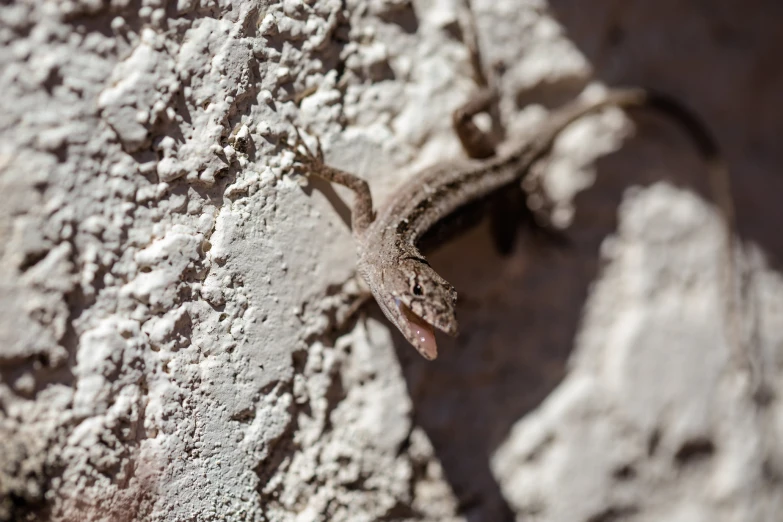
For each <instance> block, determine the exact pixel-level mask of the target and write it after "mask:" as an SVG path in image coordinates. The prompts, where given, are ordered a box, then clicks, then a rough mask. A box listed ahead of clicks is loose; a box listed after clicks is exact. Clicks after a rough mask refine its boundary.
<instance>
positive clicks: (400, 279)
mask: <svg viewBox="0 0 783 522" xmlns="http://www.w3.org/2000/svg"><path fill="white" fill-rule="evenodd" d="M381 277H382V288H383V291H382V293H383V295H382V296H378V295H376V300H377V301H378V303H379V304H380V306H381V309H382V310H383V312H384V314H385V315H386V317H388V318H389V320H390V321H391V322H392V323H394V325H395V326H396V327H397V328H398V329H399V330H400V332H401V333H402V335H404V336H405V338H406V339H407V340H408V342H410V343H411V344H412V345H413V347H414V348H416V350H418V351H419V353H420V354H421V355H422V356H423V357H424V358H425V359H429V360H432V359H435V358H436V357H437V356H438V346H437V344H436V342H435V332H434V328H437V329H438V330H441V331H442V332H445V333H446V334H448V335H451V336H456V335H457V318H456V310H455V308H456V305H457V291H456V290H455V289H454V287H453V286H451V284H449V283H448V281H446V280H445V279H443V278H442V277H441V276H439V275H438V274H437V272H435V270H433V269H432V267H430V265H429V263H427V260H426V259H424V258H423V257H420V256H406V257H403V258H402V259H399V260H398V261H397V263H394V264H393V265H387V266H385V267H384V269H383V271H382V275H381Z"/></svg>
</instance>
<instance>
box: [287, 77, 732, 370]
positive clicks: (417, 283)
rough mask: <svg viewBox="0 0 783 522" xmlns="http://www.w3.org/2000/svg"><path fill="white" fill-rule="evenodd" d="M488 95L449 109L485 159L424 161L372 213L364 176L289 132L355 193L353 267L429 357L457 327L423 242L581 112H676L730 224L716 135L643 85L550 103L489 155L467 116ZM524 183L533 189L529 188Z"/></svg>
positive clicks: (327, 173)
mask: <svg viewBox="0 0 783 522" xmlns="http://www.w3.org/2000/svg"><path fill="white" fill-rule="evenodd" d="M490 101H491V96H490V95H487V94H486V93H485V94H483V95H482V96H480V97H478V98H477V99H476V100H473V101H471V102H470V103H469V104H467V105H466V106H465V107H464V108H463V109H461V110H459V111H457V112H456V113H455V117H454V124H455V128H456V130H457V134H458V135H459V137H460V139H461V140H462V142H463V145H465V148H466V150H468V151H469V154H471V155H472V156H479V157H483V159H465V160H463V161H461V162H457V163H448V164H441V165H436V166H434V167H431V168H429V169H426V170H425V171H424V172H422V173H420V174H419V175H417V176H415V177H413V178H412V179H411V180H410V181H409V182H407V183H406V184H405V185H403V186H402V187H401V188H400V189H399V190H398V191H397V192H396V193H395V194H394V195H392V196H391V197H390V198H389V200H388V202H387V203H386V204H385V205H384V206H383V208H381V209H380V210H379V211H378V214H377V216H376V215H374V213H373V203H372V196H371V195H370V189H369V186H368V185H367V183H366V182H365V181H364V180H362V179H361V178H358V177H356V176H354V175H352V174H349V173H347V172H344V171H342V170H338V169H335V168H333V167H330V166H328V165H326V164H325V163H324V161H323V152H322V150H321V145H320V142H319V143H318V145H317V149H316V150H315V151H313V150H311V149H309V148H308V147H307V146H306V145H305V144H304V142H303V140H302V138H301V136H300V135H299V132H298V130H297V131H296V135H297V142H296V144H295V146H294V147H293V151H294V153H295V157H296V161H297V162H299V163H300V164H301V165H302V166H303V167H304V168H305V169H306V171H307V173H308V174H309V175H315V176H318V177H321V178H323V179H325V180H328V181H330V182H332V183H337V184H340V185H344V186H346V187H348V188H350V189H352V190H353V191H354V193H355V199H354V203H353V210H352V228H353V236H354V238H355V240H356V243H357V250H358V261H357V271H358V273H359V274H360V275H361V276H362V278H363V279H364V281H365V282H366V283H367V285H368V287H369V290H370V292H371V293H372V295H373V296H374V297H375V300H376V301H377V302H378V305H379V306H380V307H381V310H383V313H384V314H385V315H386V317H387V318H388V319H389V320H390V321H391V322H392V323H393V324H394V325H395V326H396V327H397V328H398V329H399V330H400V332H402V334H403V335H404V336H405V338H406V339H407V340H408V341H409V342H410V343H411V344H412V345H413V346H414V347H415V348H416V349H417V350H418V351H419V353H421V355H422V356H424V357H425V358H426V359H429V360H432V359H435V357H436V356H437V354H438V351H437V344H436V341H435V334H434V329H438V330H441V331H443V332H445V333H446V334H448V335H451V336H455V335H456V334H457V318H456V315H455V307H456V304H457V292H456V290H455V289H454V287H453V286H452V285H451V284H449V283H448V282H447V281H446V280H444V279H443V278H442V277H441V276H440V275H438V273H437V272H435V270H433V269H432V267H431V266H430V265H429V263H428V262H427V260H426V259H425V258H424V256H423V255H422V253H421V252H420V250H419V246H420V245H419V243H420V240H421V239H422V238H423V237H424V236H425V234H427V233H428V232H430V231H431V230H432V229H433V227H435V226H436V225H437V224H438V223H439V222H441V221H442V220H443V219H444V218H447V217H448V216H451V215H453V214H454V213H456V212H458V211H460V209H462V208H463V207H465V206H466V205H469V204H471V203H473V202H475V201H477V200H480V199H483V198H488V197H490V196H492V195H493V194H496V193H498V192H499V191H503V190H507V189H511V190H520V186H521V184H522V181H523V180H524V179H525V177H526V175H527V174H528V172H529V171H530V168H531V166H532V165H533V164H534V163H535V162H536V161H537V160H539V159H541V158H542V157H544V156H545V155H546V154H547V153H548V152H549V150H550V148H551V146H552V144H553V141H554V140H555V138H556V137H557V136H558V134H559V133H560V132H561V131H562V130H563V129H564V128H565V127H567V126H568V125H569V124H570V123H572V122H574V121H575V120H577V119H578V118H580V117H582V116H584V115H586V114H589V113H594V112H597V111H599V110H601V109H603V108H605V107H619V108H624V109H628V108H651V109H654V110H656V111H659V112H661V113H663V114H665V115H667V116H669V117H671V118H673V119H674V121H676V122H678V123H679V124H680V125H682V126H683V127H684V128H685V130H686V131H688V133H689V135H690V136H691V137H692V138H693V140H694V142H695V144H696V146H697V147H698V148H699V151H700V152H701V154H702V155H703V156H704V158H705V159H706V160H707V163H708V167H709V169H710V175H711V177H712V180H713V183H714V184H715V185H714V188H716V189H717V193H718V195H719V197H720V199H719V201H718V204H719V205H720V206H721V208H722V209H723V211H724V212H725V213H726V219H727V221H728V222H729V223H732V220H733V215H732V214H733V210H732V206H731V198H730V192H728V184H727V183H728V173H727V172H726V170H725V168H724V165H723V162H722V161H721V160H720V158H719V157H718V154H717V147H716V145H715V142H714V140H713V139H712V137H711V136H710V134H709V132H708V131H707V130H706V128H705V127H704V126H703V125H702V124H701V123H700V121H699V120H698V119H697V118H696V117H695V116H693V114H692V113H691V112H690V111H689V110H688V109H686V108H685V107H684V106H682V105H681V104H679V103H678V102H676V101H675V100H674V99H672V98H670V97H668V96H666V95H662V94H658V93H653V92H650V91H647V90H644V89H641V88H627V89H612V90H610V91H609V92H608V93H607V94H606V96H605V97H604V98H603V99H602V100H600V101H594V102H575V103H572V104H570V105H567V106H565V107H563V108H560V109H558V110H556V111H555V112H554V113H553V114H552V115H551V116H550V117H549V118H548V119H547V121H546V123H545V124H544V125H543V126H542V127H541V129H540V131H539V132H538V133H537V134H536V135H535V136H533V137H532V138H530V139H529V140H527V141H524V142H522V143H519V144H518V145H516V147H513V148H511V150H510V151H509V152H506V153H505V154H503V155H498V156H490V154H491V153H492V150H491V148H490V147H489V146H488V145H487V142H486V141H484V142H482V137H481V136H479V135H478V134H477V129H476V127H475V126H474V125H473V124H472V117H473V116H474V115H475V114H477V113H478V112H481V111H483V110H486V109H487V107H488V104H489V103H490ZM524 190H525V191H526V192H527V194H528V196H530V195H531V190H530V188H529V187H525V189H524ZM533 190H534V191H536V190H538V191H540V189H533ZM538 196H539V197H540V194H538ZM529 214H532V215H533V216H534V217H537V218H543V216H542V215H541V212H540V211H539V210H534V209H529ZM729 226H731V225H729Z"/></svg>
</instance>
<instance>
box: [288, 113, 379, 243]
mask: <svg viewBox="0 0 783 522" xmlns="http://www.w3.org/2000/svg"><path fill="white" fill-rule="evenodd" d="M294 132H295V133H296V142H295V143H294V146H293V147H291V151H292V152H293V153H294V159H295V160H296V161H297V162H298V163H300V164H301V165H302V167H304V169H305V173H306V174H307V175H308V176H318V177H319V178H322V179H325V180H326V181H329V182H330V183H337V184H338V185H342V186H344V187H348V188H349V189H351V190H353V192H354V201H353V206H352V208H351V228H352V229H353V235H354V237H355V238H357V239H360V238H361V237H362V234H364V231H365V230H367V227H368V226H370V223H372V222H373V221H374V220H375V214H374V213H373V209H372V195H371V194H370V186H369V185H368V184H367V182H366V181H364V180H363V179H362V178H360V177H358V176H355V175H353V174H350V173H348V172H345V171H343V170H340V169H336V168H334V167H330V166H329V165H326V163H324V154H323V150H322V149H321V140H319V139H318V137H316V138H315V141H316V149H315V151H313V150H311V149H310V148H309V147H308V146H307V144H306V143H305V141H304V139H302V135H301V134H300V133H299V129H298V128H297V127H296V126H294Z"/></svg>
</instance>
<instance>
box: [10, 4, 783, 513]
mask: <svg viewBox="0 0 783 522" xmlns="http://www.w3.org/2000/svg"><path fill="white" fill-rule="evenodd" d="M474 4H475V11H476V14H477V22H478V33H479V38H480V41H481V47H482V51H483V53H484V58H485V60H486V61H487V62H488V63H491V64H493V65H494V66H496V68H497V69H499V70H502V75H501V77H500V85H501V90H502V101H501V107H502V111H501V116H502V119H503V122H504V124H505V125H506V126H507V127H508V128H509V129H512V130H514V131H515V132H532V131H533V130H534V129H535V124H536V123H537V122H538V121H541V119H542V118H544V116H545V114H546V109H547V108H550V107H553V106H556V105H559V104H560V103H562V102H564V101H566V100H568V99H570V98H572V97H573V96H574V95H576V94H577V93H578V92H579V91H581V90H582V89H583V88H584V87H585V86H587V85H588V84H595V86H596V87H600V85H617V84H641V85H647V86H652V87H657V88H660V89H662V90H666V91H668V92H671V93H673V94H675V95H677V96H679V97H681V98H682V99H683V100H684V101H685V102H687V103H688V104H689V105H691V106H692V107H693V108H694V109H695V110H696V111H697V112H698V113H699V114H701V115H702V116H703V117H704V119H705V120H706V121H707V122H708V124H709V126H710V127H711V128H712V129H713V130H714V132H715V133H716V135H717V137H718V139H719V141H720V143H721V145H722V147H723V148H724V150H725V153H726V156H727V158H728V161H729V164H730V165H731V169H732V172H733V178H734V181H735V196H736V199H737V202H738V208H739V218H740V232H741V237H740V238H739V239H738V241H737V247H738V248H737V254H736V259H737V265H738V268H739V270H740V274H739V276H740V277H738V278H737V279H738V281H739V282H741V288H742V301H741V303H740V306H739V312H738V313H739V324H740V326H741V331H740V332H739V333H740V334H741V335H740V337H741V339H740V341H741V342H739V343H737V342H732V341H731V339H729V338H728V337H727V335H726V331H727V330H726V328H725V327H724V326H725V325H726V324H728V323H730V321H731V318H729V317H726V315H725V311H726V309H727V308H726V293H725V291H723V290H724V289H723V287H722V281H723V280H724V279H723V278H722V272H721V270H722V267H724V266H725V258H724V257H725V256H723V252H724V250H725V245H724V242H723V235H722V229H721V220H720V217H719V213H718V212H717V210H716V209H715V208H714V206H713V205H711V204H710V202H709V198H708V197H707V196H706V195H707V194H708V190H706V184H705V182H704V181H703V174H704V167H703V165H701V163H700V162H699V158H698V157H695V155H694V153H693V151H692V149H691V147H690V146H689V144H688V142H687V141H686V140H685V139H684V137H683V136H682V135H681V134H680V133H679V132H678V131H676V130H675V129H674V128H673V127H672V126H671V125H668V124H666V123H665V122H662V121H660V120H659V119H655V118H649V117H642V118H638V119H634V120H630V119H628V118H627V117H626V116H625V115H623V114H622V113H620V112H616V111H609V112H607V113H606V114H603V115H601V116H599V117H593V118H589V119H586V120H585V121H583V122H580V123H579V124H577V125H575V126H574V127H573V128H572V129H569V131H568V132H566V133H565V134H564V135H563V136H562V139H560V140H559V141H558V144H557V146H556V147H555V151H554V155H553V157H552V159H551V160H550V161H548V162H546V164H545V165H542V167H546V175H547V180H548V182H549V184H550V187H551V190H552V191H553V193H554V194H555V195H556V196H557V197H558V198H559V199H560V200H561V201H562V204H561V208H560V211H559V214H558V215H559V216H560V218H561V219H562V221H563V223H564V224H568V223H570V225H571V226H570V228H569V235H570V237H571V240H572V241H571V245H570V247H569V248H568V249H566V250H565V251H551V250H546V249H544V250H541V249H535V248H531V245H529V244H526V245H523V248H519V249H518V250H517V251H516V252H515V253H514V254H513V255H512V256H511V257H509V258H501V257H498V256H497V255H496V254H495V253H494V252H493V251H492V247H491V244H490V241H489V240H488V239H487V231H486V230H485V229H483V228H479V229H477V230H474V231H472V232H471V233H469V234H468V235H467V236H465V237H464V238H461V239H459V240H458V241H456V242H454V243H452V244H450V245H448V246H447V247H446V248H444V249H443V250H442V251H440V252H439V253H438V254H437V255H435V256H434V257H433V258H432V261H433V264H434V265H435V266H436V268H438V269H439V270H441V271H442V273H443V274H444V275H445V276H446V278H447V279H449V280H450V281H451V282H453V283H454V284H455V286H456V287H457V288H458V290H459V291H460V310H459V314H460V318H461V330H462V332H463V333H462V335H461V337H460V338H459V339H457V340H456V341H449V340H444V341H443V343H442V347H441V354H442V355H441V358H440V359H439V360H438V361H436V362H434V363H427V362H425V361H423V360H421V359H420V358H418V356H417V355H416V354H414V353H413V350H412V349H411V348H410V347H409V346H407V345H406V344H405V343H404V341H402V340H401V338H400V337H399V335H398V334H396V333H395V332H394V331H392V330H390V327H389V325H388V324H387V323H386V322H385V321H384V320H383V318H382V316H381V315H380V313H379V312H378V310H377V309H376V308H375V307H374V306H369V307H367V308H366V309H365V310H364V311H363V312H362V314H360V316H359V317H358V318H357V319H356V320H355V321H353V322H351V323H350V324H349V325H347V326H346V327H344V328H342V329H337V325H336V319H335V317H337V316H338V315H340V313H341V312H342V311H344V310H345V308H346V306H347V304H346V300H345V299H344V298H343V294H344V291H345V289H344V288H343V286H342V285H343V282H344V281H345V280H346V279H347V278H348V277H349V276H350V275H351V273H352V270H353V262H354V250H353V245H352V241H351V237H350V232H349V228H348V225H347V222H348V207H347V206H346V203H350V195H349V194H346V193H345V192H344V191H342V190H340V189H334V188H332V187H330V186H329V185H327V184H324V183H319V182H310V183H307V182H305V181H304V180H302V179H301V178H300V177H298V176H296V175H295V174H294V173H293V172H292V169H291V164H292V159H293V158H292V155H291V154H290V152H286V151H285V147H284V146H283V144H282V138H283V137H285V136H288V135H290V129H291V127H290V124H289V123H288V120H289V119H290V120H293V121H296V122H297V123H298V124H300V125H303V126H308V127H309V128H310V130H311V132H312V133H314V134H317V135H319V136H321V138H322V140H323V143H324V146H325V149H326V151H327V158H328V160H329V162H330V163H332V164H334V165H338V166H341V167H344V168H346V169H349V170H351V171H352V172H355V173H357V174H360V175H362V176H364V177H366V178H367V179H368V180H369V182H370V184H371V187H372V189H373V193H374V195H375V197H376V199H377V200H379V201H382V200H383V198H384V196H385V195H388V194H389V193H390V192H391V191H392V190H393V189H394V187H395V186H397V185H399V184H400V183H401V182H402V181H403V180H405V179H407V177H408V176H411V175H414V174H415V172H416V170H417V169H418V168H420V167H422V166H424V165H427V164H431V163H434V162H437V161H439V160H441V159H444V158H453V157H457V156H459V155H460V154H461V151H460V148H459V146H458V143H457V141H456V139H455V137H454V136H453V134H452V132H451V130H450V127H449V126H450V112H451V111H452V110H453V109H454V108H455V107H456V106H458V105H459V104H460V103H462V102H463V101H464V100H465V99H467V97H468V96H469V95H470V93H471V92H472V91H473V89H474V85H473V83H472V81H471V79H470V72H471V71H470V67H469V64H468V60H467V58H468V55H467V52H466V49H465V46H464V44H463V42H462V41H461V34H460V31H459V24H458V23H457V21H458V17H459V13H460V11H459V5H460V4H459V2H457V1H452V0H414V1H412V2H411V1H410V0H367V1H358V0H342V1H340V0H323V1H319V0H310V1H300V0H285V1H283V2H253V1H238V2H222V1H202V2H199V1H196V0H179V1H178V2H172V3H164V2H162V1H159V0H141V1H130V0H112V1H111V2H99V1H95V0H82V1H79V0H68V1H54V0H52V1H49V2H45V1H41V0H38V1H32V0H30V1H26V2H25V1H18V2H12V3H5V4H3V5H2V6H0V89H1V92H2V95H0V104H2V105H1V106H0V132H2V139H0V194H2V196H0V197H1V198H2V200H1V201H2V204H0V238H1V239H2V241H0V260H1V261H2V266H3V267H4V269H3V270H2V271H0V289H1V290H0V292H1V293H0V520H58V521H75V520H106V521H130V520H176V521H194V520H199V521H201V520H232V521H239V520H243V521H244V520H253V521H261V520H269V521H297V522H306V521H321V520H323V521H327V520H328V521H344V520H345V521H348V520H350V521H365V520H366V521H376V520H389V521H391V520H441V521H448V520H466V521H471V522H478V521H487V522H490V521H491V522H497V521H503V520H515V519H516V520H541V521H586V522H588V521H589V522H609V521H617V520H639V521H646V520H650V521H652V520H672V521H674V520H682V521H699V520H704V521H707V520H709V521H742V522H746V521H777V520H780V516H781V515H780V513H783V493H782V492H781V491H783V490H782V489H781V488H783V446H782V445H781V443H780V440H781V438H783V408H781V406H780V402H779V399H778V398H779V397H780V395H781V392H782V391H783V390H781V382H783V380H781V373H782V371H783V280H781V277H780V274H779V272H778V271H777V265H776V264H775V263H776V260H777V259H781V258H783V236H782V235H780V234H779V233H778V226H777V223H779V219H780V217H781V209H783V206H781V205H780V204H779V201H778V199H779V195H780V194H783V190H781V189H783V181H781V178H780V176H778V173H779V172H780V171H781V166H782V165H783V149H780V147H778V140H779V137H780V136H781V134H783V99H781V97H780V94H779V93H780V92H783V73H782V72H781V69H780V65H779V56H780V55H781V51H783V34H781V33H780V31H779V27H780V24H781V23H783V7H781V5H780V3H779V2H777V0H754V1H750V2H743V3H740V2H730V1H728V0H719V1H709V2H706V1H705V2H701V1H696V0H692V1H689V2H682V1H680V0H662V1H658V2H648V1H645V0H639V1H633V2H611V1H608V0H607V1H594V2H581V1H567V0H551V1H550V2H549V3H547V2H544V1H543V0H516V1H515V0H502V1H492V0H475V1H474ZM632 121H633V122H636V124H634V123H632ZM632 131H633V132H632ZM632 134H634V135H635V136H634V137H632V136H631V135H632ZM588 187H589V188H588ZM629 187H636V188H634V189H633V190H627V189H629ZM585 188H588V190H586V191H583V192H580V191H582V190H583V189H585ZM577 193H579V194H578V195H577ZM740 244H741V246H742V248H741V249H740V248H739V246H740Z"/></svg>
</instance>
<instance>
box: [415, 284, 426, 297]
mask: <svg viewBox="0 0 783 522" xmlns="http://www.w3.org/2000/svg"><path fill="white" fill-rule="evenodd" d="M422 294H424V290H422V289H421V286H420V285H419V283H416V284H415V285H414V286H413V295H422Z"/></svg>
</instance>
